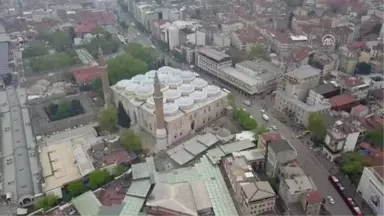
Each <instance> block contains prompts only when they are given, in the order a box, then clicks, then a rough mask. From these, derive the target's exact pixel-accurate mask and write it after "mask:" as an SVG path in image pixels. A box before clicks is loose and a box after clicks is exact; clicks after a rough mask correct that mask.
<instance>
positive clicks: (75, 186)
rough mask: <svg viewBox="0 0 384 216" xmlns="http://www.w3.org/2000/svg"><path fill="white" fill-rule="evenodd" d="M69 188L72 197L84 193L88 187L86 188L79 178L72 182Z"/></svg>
mask: <svg viewBox="0 0 384 216" xmlns="http://www.w3.org/2000/svg"><path fill="white" fill-rule="evenodd" d="M67 190H68V193H69V194H70V195H71V196H72V197H76V196H78V195H80V194H82V193H84V192H85V191H86V188H85V185H84V182H82V181H80V180H77V181H74V182H71V183H70V184H69V185H68V187H67Z"/></svg>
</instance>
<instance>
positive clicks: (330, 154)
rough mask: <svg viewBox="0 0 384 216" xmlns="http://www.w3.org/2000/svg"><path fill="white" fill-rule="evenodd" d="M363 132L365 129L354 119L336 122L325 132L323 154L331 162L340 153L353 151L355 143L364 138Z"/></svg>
mask: <svg viewBox="0 0 384 216" xmlns="http://www.w3.org/2000/svg"><path fill="white" fill-rule="evenodd" d="M365 132H366V128H365V127H364V126H363V124H362V123H361V122H360V121H358V120H356V119H354V117H350V118H349V119H342V120H338V121H336V122H335V124H334V125H333V126H332V127H331V128H329V129H328V130H327V133H326V136H325V142H324V144H325V145H324V146H323V153H324V154H325V155H326V157H327V159H328V160H330V161H331V162H333V161H334V160H335V159H336V158H337V157H339V156H341V154H342V153H344V152H348V151H354V150H355V148H356V145H357V143H358V142H359V141H361V140H362V139H363V137H364V136H365Z"/></svg>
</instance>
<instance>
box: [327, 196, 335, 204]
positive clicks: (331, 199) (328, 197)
mask: <svg viewBox="0 0 384 216" xmlns="http://www.w3.org/2000/svg"><path fill="white" fill-rule="evenodd" d="M327 200H328V202H329V203H330V204H331V205H333V204H335V200H334V199H333V198H332V197H331V196H327Z"/></svg>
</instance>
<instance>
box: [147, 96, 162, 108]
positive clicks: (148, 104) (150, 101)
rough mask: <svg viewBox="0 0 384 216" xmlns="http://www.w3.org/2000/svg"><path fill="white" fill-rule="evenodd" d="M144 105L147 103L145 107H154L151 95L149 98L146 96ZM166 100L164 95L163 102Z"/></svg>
mask: <svg viewBox="0 0 384 216" xmlns="http://www.w3.org/2000/svg"><path fill="white" fill-rule="evenodd" d="M146 102H147V103H146V105H147V107H149V108H151V109H154V108H155V100H153V97H149V98H147V100H146ZM165 102H166V99H165V97H164V98H163V103H165Z"/></svg>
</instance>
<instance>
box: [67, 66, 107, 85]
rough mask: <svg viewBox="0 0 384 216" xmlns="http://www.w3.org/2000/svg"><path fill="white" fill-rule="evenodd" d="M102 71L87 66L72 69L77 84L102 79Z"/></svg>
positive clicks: (95, 67) (96, 67)
mask: <svg viewBox="0 0 384 216" xmlns="http://www.w3.org/2000/svg"><path fill="white" fill-rule="evenodd" d="M100 73H101V70H100V68H99V67H98V66H85V67H79V68H74V69H72V75H73V76H74V77H75V80H76V82H80V83H81V82H92V81H93V80H95V79H96V78H98V77H100Z"/></svg>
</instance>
